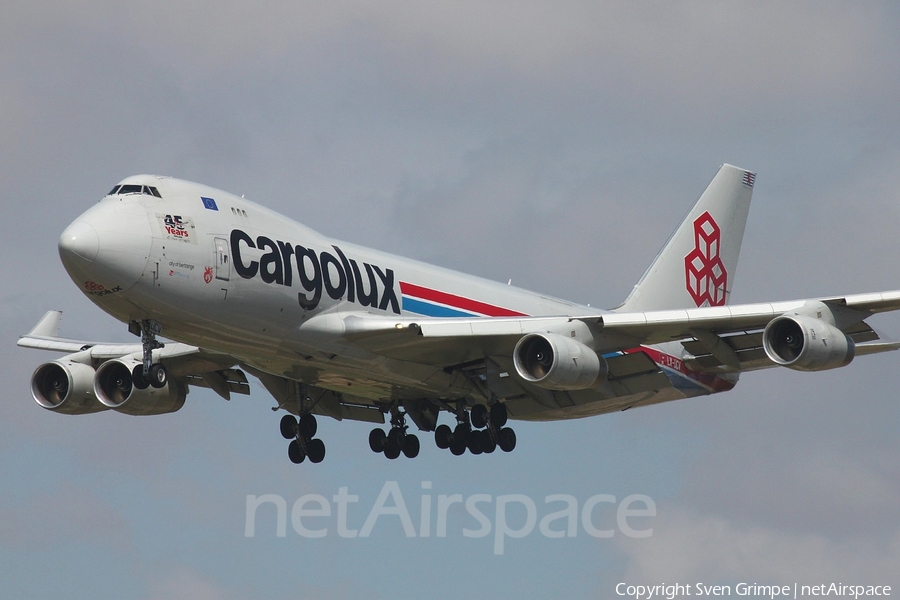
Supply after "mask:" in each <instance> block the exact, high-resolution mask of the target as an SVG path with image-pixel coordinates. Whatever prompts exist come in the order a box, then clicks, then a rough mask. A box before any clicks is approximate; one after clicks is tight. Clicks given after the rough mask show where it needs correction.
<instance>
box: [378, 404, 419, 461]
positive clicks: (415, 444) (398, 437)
mask: <svg viewBox="0 0 900 600" xmlns="http://www.w3.org/2000/svg"><path fill="white" fill-rule="evenodd" d="M408 428H409V426H408V425H407V424H406V415H405V413H402V412H400V409H398V408H396V407H395V408H393V409H392V410H391V430H390V432H388V433H385V432H384V429H379V428H378V427H376V428H375V429H373V430H372V431H371V432H369V448H371V449H372V452H384V455H385V456H386V457H388V458H389V459H391V460H393V459H395V458H397V457H399V456H400V454H401V453H403V455H404V456H406V458H415V457H417V456H418V455H419V448H420V446H419V438H418V437H417V436H416V435H415V434H413V433H407V432H406V430H407V429H408Z"/></svg>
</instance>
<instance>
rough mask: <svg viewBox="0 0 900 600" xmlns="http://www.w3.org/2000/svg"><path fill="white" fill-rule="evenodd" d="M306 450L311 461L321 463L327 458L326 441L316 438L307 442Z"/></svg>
mask: <svg viewBox="0 0 900 600" xmlns="http://www.w3.org/2000/svg"><path fill="white" fill-rule="evenodd" d="M306 452H307V454H308V455H309V461H310V462H313V463H320V462H322V460H323V459H324V458H325V442H323V441H322V440H320V439H318V438H315V439H312V440H309V442H307V443H306Z"/></svg>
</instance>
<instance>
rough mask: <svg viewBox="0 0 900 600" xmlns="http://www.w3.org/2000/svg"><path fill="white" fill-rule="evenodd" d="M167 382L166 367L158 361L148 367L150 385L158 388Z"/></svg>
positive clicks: (164, 385)
mask: <svg viewBox="0 0 900 600" xmlns="http://www.w3.org/2000/svg"><path fill="white" fill-rule="evenodd" d="M168 382H169V374H168V373H167V372H166V368H165V367H164V366H162V365H161V364H160V363H156V364H155V365H153V366H151V367H150V385H152V386H153V387H155V388H157V389H159V388H163V387H166V384H167V383H168Z"/></svg>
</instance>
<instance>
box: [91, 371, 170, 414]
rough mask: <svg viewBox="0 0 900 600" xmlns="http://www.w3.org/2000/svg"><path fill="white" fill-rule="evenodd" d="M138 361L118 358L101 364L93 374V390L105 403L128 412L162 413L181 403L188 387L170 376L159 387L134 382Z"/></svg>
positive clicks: (119, 410) (112, 407)
mask: <svg viewBox="0 0 900 600" xmlns="http://www.w3.org/2000/svg"><path fill="white" fill-rule="evenodd" d="M140 365H141V362H140V361H139V360H134V359H127V358H120V359H115V360H110V361H107V362H105V363H103V364H102V365H101V366H100V368H99V369H97V375H96V376H95V377H94V393H95V394H97V398H99V399H100V402H102V403H103V404H104V405H105V406H107V407H109V408H111V409H113V410H116V411H118V412H120V413H125V414H128V415H162V414H166V413H171V412H175V411H176V410H178V409H180V408H181V407H182V406H184V400H185V397H186V396H187V388H186V386H185V385H184V384H182V383H180V382H179V381H177V380H176V379H175V378H174V377H170V378H169V381H168V383H166V385H165V386H163V387H161V388H158V389H157V388H154V387H152V386H148V387H146V388H144V389H140V388H138V387H137V386H135V385H134V381H133V379H132V375H131V374H132V372H133V371H134V369H135V367H140Z"/></svg>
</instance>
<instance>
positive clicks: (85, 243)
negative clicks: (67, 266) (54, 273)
mask: <svg viewBox="0 0 900 600" xmlns="http://www.w3.org/2000/svg"><path fill="white" fill-rule="evenodd" d="M99 252H100V238H99V237H98V236H97V230H96V229H94V228H93V227H91V226H90V224H89V223H85V222H84V221H75V222H74V223H72V224H71V225H69V226H68V227H66V230H65V231H63V232H62V235H61V236H59V254H60V256H62V258H63V262H65V261H66V260H67V259H68V260H70V261H78V260H81V261H84V262H85V263H87V264H90V263H92V262H94V260H95V259H96V258H97V254H98V253H99Z"/></svg>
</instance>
